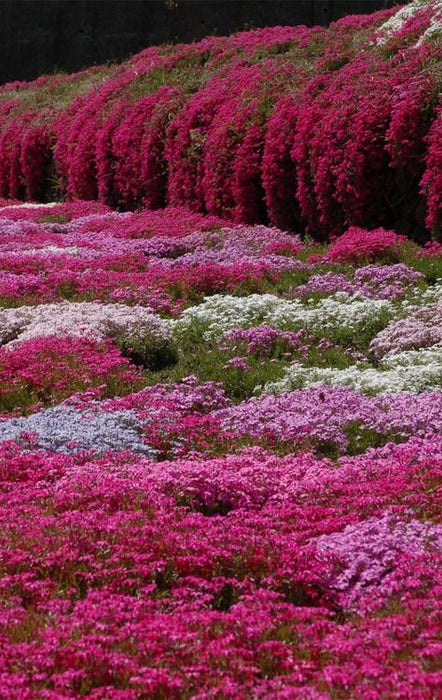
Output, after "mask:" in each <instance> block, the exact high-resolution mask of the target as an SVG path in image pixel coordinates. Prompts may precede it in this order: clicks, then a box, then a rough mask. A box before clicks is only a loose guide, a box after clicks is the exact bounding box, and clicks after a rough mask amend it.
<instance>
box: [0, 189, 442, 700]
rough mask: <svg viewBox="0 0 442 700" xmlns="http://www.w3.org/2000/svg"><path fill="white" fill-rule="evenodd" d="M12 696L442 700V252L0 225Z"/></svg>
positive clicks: (142, 223)
mask: <svg viewBox="0 0 442 700" xmlns="http://www.w3.org/2000/svg"><path fill="white" fill-rule="evenodd" d="M0 231H1V233H0V261H1V272H0V304H1V306H0V342H1V347H0V377H1V382H0V387H1V388H0V413H1V417H0V462H1V490H0V494H1V505H0V522H1V529H0V537H1V543H0V557H1V578H0V587H1V613H0V615H1V618H0V619H1V622H0V624H1V636H0V644H1V669H0V687H1V692H0V695H1V697H3V698H11V699H16V698H17V699H18V698H19V699H20V700H27V699H28V698H29V699H31V698H32V699H34V698H48V699H52V698H54V699H55V698H79V697H83V696H88V697H92V698H102V699H103V700H104V699H107V698H119V699H121V700H136V699H138V698H164V699H168V698H179V699H180V698H235V699H236V698H280V697H281V698H302V699H304V698H312V699H315V700H316V699H318V700H319V699H324V700H325V699H326V698H364V699H365V698H404V700H405V699H407V700H408V699H409V698H419V699H422V700H424V699H425V700H426V699H427V698H428V699H430V698H436V697H437V696H438V688H439V687H440V681H441V672H440V670H439V669H440V666H439V664H438V662H439V661H440V651H441V645H440V642H438V637H437V633H438V617H437V615H438V611H440V591H441V583H442V581H441V578H440V554H441V546H442V525H441V524H439V522H438V518H439V516H440V505H441V503H440V493H441V491H440V485H439V484H440V473H441V467H442V323H441V320H442V246H441V245H440V244H438V243H430V244H428V245H427V246H424V247H420V246H418V245H417V244H416V243H413V242H412V241H410V240H408V239H406V238H405V237H403V236H401V235H399V234H397V233H394V232H393V231H391V230H390V231H389V230H385V229H382V228H378V229H376V230H372V231H367V230H365V229H362V228H357V227H352V228H350V229H349V230H348V231H347V232H346V233H345V234H344V235H343V236H341V237H340V238H337V239H335V240H333V241H331V242H330V243H329V244H323V243H322V244H321V243H314V242H312V241H309V240H304V241H302V240H301V238H300V237H299V236H297V235H294V234H287V233H284V232H282V231H280V230H279V229H277V228H271V227H270V228H269V227H265V226H263V225H256V226H251V225H244V224H243V225H233V224H232V223H231V222H228V221H223V220H221V219H218V218H216V217H214V216H209V215H202V214H198V213H192V212H190V211H189V210H186V209H179V208H166V209H165V210H162V211H149V210H143V211H138V212H126V213H118V212H115V211H112V210H111V209H109V208H108V207H106V206H104V205H100V204H97V203H94V202H85V201H75V202H72V203H65V204H56V205H48V206H44V205H36V206H33V205H25V206H23V205H20V204H17V203H10V202H6V201H4V202H3V206H2V207H1V209H0Z"/></svg>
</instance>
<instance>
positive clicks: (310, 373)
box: [264, 344, 442, 394]
mask: <svg viewBox="0 0 442 700" xmlns="http://www.w3.org/2000/svg"><path fill="white" fill-rule="evenodd" d="M322 384H328V385H330V386H343V387H348V388H350V389H354V390H355V391H358V392H360V393H361V394H386V393H396V392H402V391H406V392H409V393H412V394H418V393H420V392H421V391H433V390H436V389H440V387H442V344H440V345H437V346H434V347H431V348H424V349H422V350H410V351H407V352H402V353H400V354H398V355H392V356H390V357H386V358H384V359H383V360H382V361H381V363H380V365H379V368H374V367H369V368H367V367H364V366H362V365H360V364H359V365H353V366H351V367H347V368H346V369H333V368H328V367H327V368H322V367H304V366H303V365H300V364H292V365H291V366H290V367H287V368H286V370H285V374H284V376H283V377H282V379H280V380H279V381H277V382H271V383H270V382H269V383H268V384H266V385H265V387H264V391H266V392H267V393H275V394H279V393H282V392H285V391H293V390H294V389H310V388H315V387H318V386H321V385H322Z"/></svg>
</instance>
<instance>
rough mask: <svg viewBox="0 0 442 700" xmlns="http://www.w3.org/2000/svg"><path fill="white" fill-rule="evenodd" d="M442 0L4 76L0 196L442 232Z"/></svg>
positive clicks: (291, 224)
mask: <svg viewBox="0 0 442 700" xmlns="http://www.w3.org/2000/svg"><path fill="white" fill-rule="evenodd" d="M441 31H442V5H441V2H440V0H413V1H412V2H409V3H407V4H405V5H404V6H403V7H397V6H396V7H393V8H391V9H389V10H384V11H381V12H377V13H374V14H372V15H368V16H367V15H364V16H355V15H352V16H348V17H344V18H343V19H341V20H339V21H338V22H335V23H333V24H332V25H331V26H330V27H328V28H323V27H312V28H307V27H305V26H299V27H269V28H265V29H259V30H255V31H249V32H241V33H237V34H234V35H232V36H230V37H207V38H205V39H203V40H202V41H200V42H198V43H195V44H189V45H183V44H180V45H178V46H163V47H151V48H149V49H146V50H145V51H142V52H141V53H139V54H137V55H136V56H134V57H132V58H131V59H129V60H128V61H126V62H125V63H122V64H121V65H111V66H103V67H93V68H90V69H88V70H85V71H82V72H80V73H76V74H73V75H69V76H66V75H54V76H46V77H42V78H39V79H38V80H35V81H33V82H31V83H20V82H15V83H9V84H7V85H5V86H3V87H1V88H0V197H12V198H17V199H29V200H40V201H48V199H50V198H52V197H54V196H55V197H56V198H58V199H59V198H60V197H67V198H70V199H77V198H80V199H88V200H90V199H92V200H99V201H100V202H102V203H104V204H108V205H111V206H117V207H119V208H120V209H124V210H127V209H129V210H131V209H136V208H138V207H139V206H141V205H145V206H148V207H150V208H158V207H163V206H164V205H165V204H168V205H169V206H183V205H184V206H187V207H190V208H191V209H193V210H195V211H199V212H203V213H209V214H212V215H216V216H222V217H223V218H227V219H230V220H233V221H235V222H237V223H269V222H270V223H272V224H274V225H276V226H279V227H280V228H283V229H284V230H287V229H290V230H296V231H300V230H307V231H308V232H310V234H311V235H313V236H314V237H316V238H318V239H320V240H324V239H326V238H327V237H328V236H329V235H330V234H333V235H339V234H342V233H343V232H344V231H345V230H346V229H347V228H348V227H349V226H359V227H360V226H363V227H366V228H370V229H375V228H377V227H379V226H382V227H385V228H387V229H389V228H395V229H396V230H398V231H401V232H402V233H404V234H406V235H407V236H409V237H411V238H413V239H418V240H421V241H422V240H424V239H425V237H427V238H428V237H429V236H430V235H433V236H438V237H440V236H441V229H442V210H441V198H442V177H441V171H442V155H441V148H440V143H441V140H442V113H441V102H440V93H441V84H442V81H441V58H442V53H441V47H440V37H441Z"/></svg>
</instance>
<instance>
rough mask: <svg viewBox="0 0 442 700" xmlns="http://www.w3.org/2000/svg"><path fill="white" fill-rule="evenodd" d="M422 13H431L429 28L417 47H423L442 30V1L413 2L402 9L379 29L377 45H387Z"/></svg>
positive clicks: (414, 0) (422, 0) (421, 0)
mask: <svg viewBox="0 0 442 700" xmlns="http://www.w3.org/2000/svg"><path fill="white" fill-rule="evenodd" d="M420 12H428V13H430V12H431V17H430V21H429V26H428V28H427V29H426V31H425V32H424V33H423V34H422V36H421V37H420V38H419V40H418V41H417V43H416V46H421V44H423V43H424V42H425V41H428V39H429V38H430V37H432V36H434V34H436V32H438V31H440V30H441V28H442V0H413V2H410V3H409V4H408V5H405V6H404V7H401V8H400V9H399V10H398V11H397V12H396V13H395V14H394V15H393V16H392V17H390V19H388V20H387V21H386V22H384V24H382V25H381V26H380V27H379V29H378V34H377V36H376V43H377V44H378V45H382V44H385V43H386V42H387V41H388V39H389V38H390V37H391V36H393V35H394V34H396V33H397V32H400V30H401V29H402V27H403V26H404V25H405V23H406V22H407V21H408V20H409V19H410V18H411V17H414V16H415V15H417V14H418V13H420Z"/></svg>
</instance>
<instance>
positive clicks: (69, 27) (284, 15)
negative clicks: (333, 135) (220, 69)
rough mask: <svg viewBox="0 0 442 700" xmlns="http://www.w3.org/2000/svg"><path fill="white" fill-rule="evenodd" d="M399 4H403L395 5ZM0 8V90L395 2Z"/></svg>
mask: <svg viewBox="0 0 442 700" xmlns="http://www.w3.org/2000/svg"><path fill="white" fill-rule="evenodd" d="M402 2H406V0H402ZM177 3H178V7H177V8H176V9H175V10H170V9H167V7H166V5H165V3H164V2H163V0H0V15H1V19H0V83H4V82H7V81H10V80H30V79H32V78H35V77H37V76H39V75H41V74H43V73H50V72H54V71H56V70H64V71H68V72H72V71H76V70H79V69H81V68H86V67H87V66H89V65H92V64H97V63H98V64H99V63H105V62H106V61H112V60H123V59H124V58H127V57H128V56H129V55H131V54H133V53H136V52H137V51H140V50H141V49H144V48H146V47H147V46H149V45H152V44H161V43H166V42H176V41H179V42H189V41H193V40H195V39H200V38H202V37H203V36H206V35H208V34H218V35H223V34H230V33H232V32H233V31H237V30H242V29H248V28H255V27H264V26H272V25H273V26H275V25H285V24H291V25H293V24H306V25H309V26H310V25H313V24H328V23H329V22H332V21H334V20H336V19H339V17H343V16H344V15H348V14H365V13H369V12H374V11H375V10H378V9H382V8H384V7H391V6H393V5H395V4H398V0H288V1H287V0H286V1H282V2H280V1H279V0H273V1H272V0H268V1H267V2H259V1H258V2H255V1H254V0H239V1H237V0H224V1H222V2H219V1H218V0H177Z"/></svg>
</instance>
